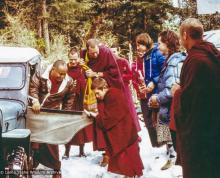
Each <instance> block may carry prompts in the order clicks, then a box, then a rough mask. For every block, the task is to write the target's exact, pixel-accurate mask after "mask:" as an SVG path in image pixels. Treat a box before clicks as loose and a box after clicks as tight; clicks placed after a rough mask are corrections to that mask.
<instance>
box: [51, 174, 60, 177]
mask: <svg viewBox="0 0 220 178" xmlns="http://www.w3.org/2000/svg"><path fill="white" fill-rule="evenodd" d="M52 178H62V175H61V174H53V177H52Z"/></svg>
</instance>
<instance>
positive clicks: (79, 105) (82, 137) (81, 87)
mask: <svg viewBox="0 0 220 178" xmlns="http://www.w3.org/2000/svg"><path fill="white" fill-rule="evenodd" d="M68 75H69V76H70V77H72V78H73V79H74V80H76V95H75V101H76V102H75V103H74V106H73V107H72V110H78V111H83V98H84V92H85V87H86V79H85V74H84V71H83V69H82V68H81V67H80V66H79V65H77V66H75V67H72V68H70V67H68ZM92 132H93V130H92V125H89V126H87V127H85V128H83V129H82V130H80V131H79V132H78V133H77V134H76V135H75V136H74V137H73V139H72V140H71V141H70V142H69V143H67V145H82V144H84V143H87V142H91V141H92V140H93V133H92Z"/></svg>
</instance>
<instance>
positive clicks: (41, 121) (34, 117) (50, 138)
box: [27, 109, 92, 144]
mask: <svg viewBox="0 0 220 178" xmlns="http://www.w3.org/2000/svg"><path fill="white" fill-rule="evenodd" d="M91 123H92V119H89V118H88V117H86V115H85V114H84V113H82V112H47V111H41V112H40V114H34V113H33V112H32V110H31V109H28V111H27V128H29V129H30V130H31V141H32V142H37V143H49V144H66V143H68V142H69V141H70V140H71V139H72V138H73V136H74V135H75V134H76V133H77V132H78V131H79V130H81V129H82V128H84V127H86V126H88V125H89V124H91Z"/></svg>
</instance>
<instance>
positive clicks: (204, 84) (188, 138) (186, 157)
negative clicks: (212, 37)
mask: <svg viewBox="0 0 220 178" xmlns="http://www.w3.org/2000/svg"><path fill="white" fill-rule="evenodd" d="M180 86H181V88H180V90H178V91H177V92H179V93H178V95H175V96H178V102H177V101H175V102H176V103H178V104H177V106H176V107H175V119H176V120H175V123H176V128H177V134H178V136H179V137H178V138H179V141H180V156H181V164H182V167H183V177H184V178H207V177H210V178H219V177H220V170H219V163H220V156H219V150H220V142H219V138H220V129H219V126H220V109H219V102H220V52H219V51H218V50H217V49H216V48H215V47H214V45H213V44H211V43H208V42H205V41H201V42H198V43H196V44H195V45H194V46H193V47H192V48H191V49H190V50H189V51H188V56H187V58H186V60H185V61H184V64H183V67H182V72H181V77H180Z"/></svg>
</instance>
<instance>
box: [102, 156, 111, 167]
mask: <svg viewBox="0 0 220 178" xmlns="http://www.w3.org/2000/svg"><path fill="white" fill-rule="evenodd" d="M108 162H109V156H107V155H106V154H103V159H102V162H101V163H100V166H101V167H105V166H107V165H108Z"/></svg>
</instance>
